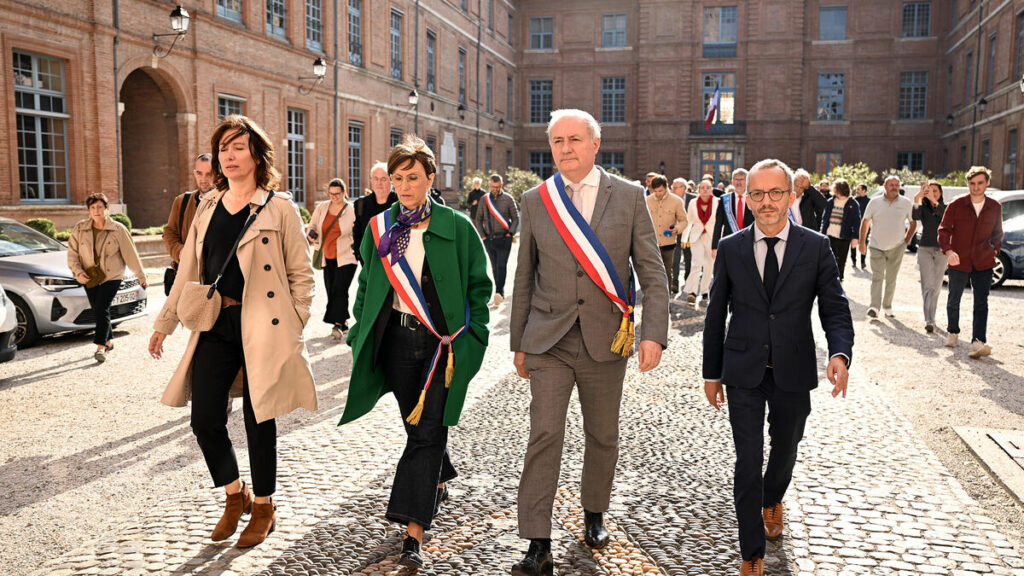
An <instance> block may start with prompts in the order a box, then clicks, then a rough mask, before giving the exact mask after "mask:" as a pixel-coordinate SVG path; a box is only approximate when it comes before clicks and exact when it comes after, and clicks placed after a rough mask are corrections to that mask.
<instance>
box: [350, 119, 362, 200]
mask: <svg viewBox="0 0 1024 576" xmlns="http://www.w3.org/2000/svg"><path fill="white" fill-rule="evenodd" d="M348 189H349V193H350V195H352V196H360V195H361V194H362V191H363V123H362V122H349V124H348Z"/></svg>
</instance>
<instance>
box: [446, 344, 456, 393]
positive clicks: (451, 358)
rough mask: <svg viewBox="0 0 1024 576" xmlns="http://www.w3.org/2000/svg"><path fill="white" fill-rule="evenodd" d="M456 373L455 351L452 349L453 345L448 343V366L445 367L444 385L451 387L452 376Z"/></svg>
mask: <svg viewBox="0 0 1024 576" xmlns="http://www.w3.org/2000/svg"><path fill="white" fill-rule="evenodd" d="M454 375H455V352H453V351H452V345H451V344H449V345H448V366H447V367H445V369H444V387H445V388H451V386H452V376H454Z"/></svg>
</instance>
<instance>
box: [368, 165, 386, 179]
mask: <svg viewBox="0 0 1024 576" xmlns="http://www.w3.org/2000/svg"><path fill="white" fill-rule="evenodd" d="M377 168H380V169H381V170H383V171H384V173H385V174H387V173H388V163H387V162H375V163H374V164H373V166H370V176H371V177H372V176H373V171H374V170H376V169H377Z"/></svg>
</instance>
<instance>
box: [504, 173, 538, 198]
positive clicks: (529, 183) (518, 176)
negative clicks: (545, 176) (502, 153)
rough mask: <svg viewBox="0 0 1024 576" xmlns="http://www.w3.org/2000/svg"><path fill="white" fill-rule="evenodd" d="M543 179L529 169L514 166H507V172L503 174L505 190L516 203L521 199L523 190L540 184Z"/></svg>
mask: <svg viewBox="0 0 1024 576" xmlns="http://www.w3.org/2000/svg"><path fill="white" fill-rule="evenodd" d="M543 181H544V180H542V179H541V177H540V176H538V175H536V174H534V173H533V172H530V171H529V170H520V169H519V168H516V167H515V166H509V168H508V173H507V174H505V192H508V193H509V194H511V195H512V198H514V199H515V201H516V204H518V203H519V202H521V201H522V198H523V192H526V191H527V190H529V189H530V188H535V187H537V186H540V183H541V182H543Z"/></svg>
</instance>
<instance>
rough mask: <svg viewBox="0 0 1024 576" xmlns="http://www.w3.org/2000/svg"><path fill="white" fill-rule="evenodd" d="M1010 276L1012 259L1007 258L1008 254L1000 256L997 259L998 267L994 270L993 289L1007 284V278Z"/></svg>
mask: <svg viewBox="0 0 1024 576" xmlns="http://www.w3.org/2000/svg"><path fill="white" fill-rule="evenodd" d="M1009 274H1010V259H1009V258H1007V257H1006V254H1000V255H999V256H998V257H997V258H996V265H995V266H994V267H993V268H992V287H993V288H999V287H1000V286H1002V285H1003V282H1006V277H1007V276H1008V275H1009Z"/></svg>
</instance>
